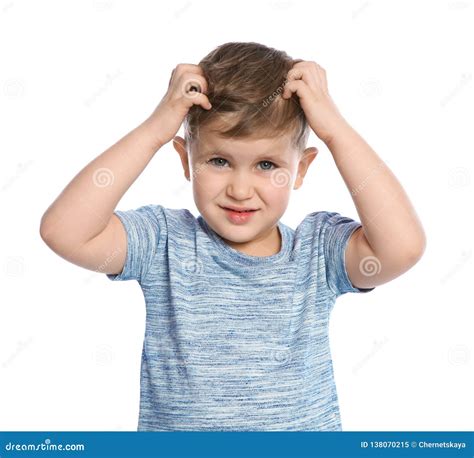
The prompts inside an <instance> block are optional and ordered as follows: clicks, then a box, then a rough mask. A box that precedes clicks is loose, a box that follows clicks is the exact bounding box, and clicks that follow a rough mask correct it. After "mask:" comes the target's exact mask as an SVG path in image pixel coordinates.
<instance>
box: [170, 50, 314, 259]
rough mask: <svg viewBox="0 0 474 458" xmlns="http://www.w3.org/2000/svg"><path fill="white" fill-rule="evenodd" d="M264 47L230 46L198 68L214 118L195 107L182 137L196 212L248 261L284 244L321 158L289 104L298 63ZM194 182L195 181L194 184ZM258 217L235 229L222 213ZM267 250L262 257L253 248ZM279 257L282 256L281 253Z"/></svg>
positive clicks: (177, 143) (179, 143)
mask: <svg viewBox="0 0 474 458" xmlns="http://www.w3.org/2000/svg"><path fill="white" fill-rule="evenodd" d="M299 61H300V59H298V60H293V59H291V58H290V57H289V56H288V55H287V54H286V53H285V52H283V51H278V50H276V49H273V48H268V47H266V46H264V45H261V44H258V43H253V42H250V43H240V42H235V43H234V42H232V43H226V44H223V45H221V46H219V47H217V48H216V49H214V50H213V51H212V52H211V53H209V54H208V55H207V56H206V57H204V59H202V60H201V62H199V66H200V67H201V68H202V70H203V73H204V77H205V79H206V81H207V84H208V91H207V94H206V95H207V97H208V99H209V101H210V102H211V104H212V108H211V109H210V110H205V109H203V108H202V107H200V106H197V105H194V106H193V107H191V109H190V110H189V113H188V115H187V116H186V118H185V120H184V136H185V138H184V139H183V138H181V137H178V136H177V137H175V139H174V141H173V144H174V147H175V149H176V150H177V151H178V153H179V155H180V158H181V163H182V165H183V168H184V174H185V176H186V179H188V180H190V181H192V185H193V194H194V200H195V203H196V207H197V208H198V210H199V212H200V213H201V215H202V216H203V218H204V219H205V220H206V222H207V223H208V225H209V226H210V227H211V228H212V229H213V230H214V231H215V232H217V233H218V234H219V235H220V236H221V237H223V238H224V239H225V240H226V241H227V242H228V243H229V245H231V246H235V248H237V247H240V248H242V251H247V252H249V253H252V252H254V251H255V252H256V251H260V252H262V253H263V252H265V251H273V250H272V249H266V248H264V247H267V248H268V247H269V246H270V245H271V243H269V241H270V240H273V241H275V240H278V237H279V236H278V231H277V228H276V223H277V222H278V221H279V219H280V218H281V216H282V215H283V214H284V212H285V210H286V207H287V206H288V202H289V197H290V192H291V190H292V189H298V188H299V187H300V186H301V185H302V183H303V178H304V176H305V174H306V171H307V169H308V167H309V165H310V163H311V162H312V161H313V159H314V158H315V157H316V154H317V149H316V148H306V143H307V140H308V135H309V132H310V128H309V126H308V123H307V121H306V117H305V115H304V112H303V109H302V108H301V105H300V103H299V99H298V96H297V95H296V94H293V96H292V97H291V98H289V99H286V100H285V99H283V98H282V97H281V94H282V93H283V89H284V83H285V81H286V75H287V73H288V71H289V70H290V69H291V68H292V66H293V65H294V64H295V63H296V62H299ZM191 177H192V179H191ZM228 206H232V207H236V208H251V209H258V210H257V211H255V212H253V213H252V215H251V217H250V218H249V219H248V221H246V222H244V223H242V222H240V223H239V222H236V219H235V218H232V217H231V216H230V215H229V214H228V212H226V210H224V209H223V208H222V207H228ZM257 245H260V247H261V249H260V250H258V249H257V250H254V249H253V248H251V247H256V246H257ZM277 251H278V250H277Z"/></svg>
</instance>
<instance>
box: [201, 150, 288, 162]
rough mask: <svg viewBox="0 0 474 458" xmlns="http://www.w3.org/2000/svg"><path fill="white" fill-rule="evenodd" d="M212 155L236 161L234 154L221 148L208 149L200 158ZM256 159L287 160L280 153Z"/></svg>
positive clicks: (262, 155)
mask: <svg viewBox="0 0 474 458" xmlns="http://www.w3.org/2000/svg"><path fill="white" fill-rule="evenodd" d="M210 154H222V155H223V156H228V157H230V158H231V159H236V158H235V157H234V156H233V155H232V154H230V153H228V152H226V151H223V150H220V149H219V148H211V149H208V150H206V151H204V152H203V153H201V154H199V156H200V157H203V156H208V155H210ZM256 157H257V159H261V158H264V157H265V158H267V157H268V158H272V159H279V160H280V161H283V160H285V158H284V157H283V156H281V155H280V154H279V153H275V152H270V153H261V154H258V155H257V156H256Z"/></svg>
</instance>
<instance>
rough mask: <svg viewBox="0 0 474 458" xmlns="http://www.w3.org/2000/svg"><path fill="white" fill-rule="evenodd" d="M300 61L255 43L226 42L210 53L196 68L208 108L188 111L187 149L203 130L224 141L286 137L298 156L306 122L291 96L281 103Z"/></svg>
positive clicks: (302, 146) (296, 102)
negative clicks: (289, 75) (205, 88)
mask: <svg viewBox="0 0 474 458" xmlns="http://www.w3.org/2000/svg"><path fill="white" fill-rule="evenodd" d="M301 61H302V59H296V60H295V59H292V58H291V57H290V56H288V55H287V54H286V52H284V51H279V50H276V49H274V48H269V47H267V46H264V45H262V44H259V43H254V42H246V43H242V42H230V43H225V44H223V45H220V46H218V47H217V48H215V49H214V50H213V51H211V52H210V53H209V54H208V55H207V56H205V57H204V58H203V59H202V60H201V61H200V62H199V66H200V67H201V68H202V70H203V72H204V77H205V78H206V81H207V83H208V93H207V96H208V98H209V101H210V102H211V104H212V108H211V109H210V110H206V109H204V108H202V107H201V106H198V105H194V106H192V107H191V108H190V110H189V112H188V114H187V115H186V117H185V119H184V123H183V124H184V135H185V140H186V142H187V144H188V145H191V144H192V142H193V141H194V140H195V139H197V138H198V136H199V129H200V128H203V127H206V128H207V129H209V130H210V131H212V132H215V133H217V134H218V135H220V136H222V137H223V138H259V137H263V138H271V137H275V136H280V135H283V134H288V133H291V134H292V136H291V138H292V146H293V147H295V148H296V149H297V150H298V152H300V153H301V152H302V151H303V150H304V149H305V148H306V143H307V141H308V135H309V131H310V128H309V126H308V123H307V120H306V116H305V114H304V111H303V109H302V108H301V105H300V102H299V98H298V96H297V95H296V94H292V97H291V98H288V99H283V98H282V97H281V94H283V89H284V83H285V82H286V76H287V73H288V71H289V70H290V69H291V68H292V66H293V65H294V64H295V63H296V62H301Z"/></svg>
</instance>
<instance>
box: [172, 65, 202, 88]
mask: <svg viewBox="0 0 474 458" xmlns="http://www.w3.org/2000/svg"><path fill="white" fill-rule="evenodd" d="M185 72H190V73H197V74H199V75H201V76H203V77H204V71H203V69H202V68H201V67H200V66H199V65H194V64H178V65H177V66H176V67H175V68H174V69H173V70H172V72H171V77H170V80H169V83H168V86H170V84H171V81H172V79H173V77H174V76H176V77H178V76H180V75H182V74H183V73H185Z"/></svg>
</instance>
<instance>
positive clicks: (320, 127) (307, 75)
mask: <svg viewBox="0 0 474 458" xmlns="http://www.w3.org/2000/svg"><path fill="white" fill-rule="evenodd" d="M292 93H296V94H297V95H298V97H299V101H300V104H301V107H302V108H303V111H304V113H305V116H306V119H307V120H308V124H309V125H310V127H311V129H313V131H314V133H315V134H316V135H317V136H318V137H319V138H320V139H321V140H322V141H323V142H325V143H326V144H327V143H329V142H330V141H331V139H332V137H333V135H334V132H335V129H336V128H337V125H338V124H339V123H340V122H341V121H344V118H343V117H342V115H341V113H340V112H339V110H338V109H337V107H336V105H335V103H334V102H333V100H332V99H331V96H330V95H329V91H328V83H327V79H326V70H324V68H323V67H321V66H320V65H318V64H317V63H316V62H312V61H301V62H298V63H296V64H294V65H293V67H292V69H291V70H290V71H289V72H288V74H287V81H286V83H285V86H284V90H283V94H282V97H283V98H284V99H289V98H290V97H291V95H292Z"/></svg>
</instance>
